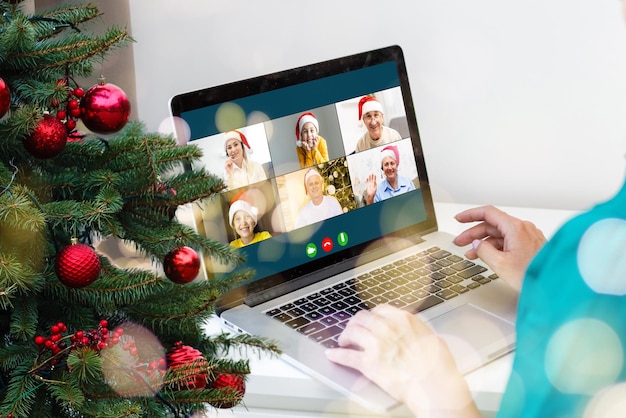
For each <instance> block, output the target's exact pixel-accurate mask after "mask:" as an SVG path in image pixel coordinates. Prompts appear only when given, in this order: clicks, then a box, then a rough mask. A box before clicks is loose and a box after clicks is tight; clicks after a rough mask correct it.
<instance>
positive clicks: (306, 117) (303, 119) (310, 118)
mask: <svg viewBox="0 0 626 418" xmlns="http://www.w3.org/2000/svg"><path fill="white" fill-rule="evenodd" d="M308 122H311V123H312V124H313V125H315V129H316V130H317V131H318V132H319V130H320V125H319V123H318V122H317V118H316V117H315V115H314V114H313V113H311V112H305V113H303V114H301V115H300V117H299V118H298V122H296V146H298V147H301V146H302V141H301V140H300V133H301V132H302V127H303V126H304V124H305V123H308Z"/></svg>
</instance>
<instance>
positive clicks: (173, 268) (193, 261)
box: [163, 247, 200, 284]
mask: <svg viewBox="0 0 626 418" xmlns="http://www.w3.org/2000/svg"><path fill="white" fill-rule="evenodd" d="M163 270H164V271H165V275H166V276H167V278H168V279H170V280H171V281H173V282H174V283H178V284H185V283H189V282H191V281H192V280H193V279H195V278H196V276H198V273H199V272H200V257H198V253H196V252H195V251H194V250H193V249H192V248H189V247H178V248H174V249H173V250H172V251H170V252H169V253H167V255H166V256H165V258H164V259H163Z"/></svg>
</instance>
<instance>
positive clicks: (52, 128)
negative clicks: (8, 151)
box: [23, 114, 67, 159]
mask: <svg viewBox="0 0 626 418" xmlns="http://www.w3.org/2000/svg"><path fill="white" fill-rule="evenodd" d="M23 143H24V148H26V150H27V151H28V152H30V153H31V154H32V155H33V156H34V157H37V158H42V159H45V158H52V157H56V156H57V155H59V153H60V152H61V151H63V148H65V144H66V143H67V130H66V129H65V125H63V122H61V121H60V120H58V119H57V118H55V117H54V116H52V115H49V114H45V115H44V116H43V119H42V120H41V121H39V124H38V125H37V126H36V127H35V130H34V131H33V133H32V134H31V135H30V136H27V137H26V138H24V141H23Z"/></svg>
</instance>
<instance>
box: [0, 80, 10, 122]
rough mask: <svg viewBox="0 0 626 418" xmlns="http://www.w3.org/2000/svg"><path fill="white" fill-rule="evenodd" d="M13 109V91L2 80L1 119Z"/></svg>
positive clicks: (0, 84) (0, 89)
mask: <svg viewBox="0 0 626 418" xmlns="http://www.w3.org/2000/svg"><path fill="white" fill-rule="evenodd" d="M9 107H11V91H10V90H9V86H8V85H7V83H6V82H5V81H4V79H2V78H0V118H1V117H3V116H4V115H5V114H6V113H7V112H8V111H9Z"/></svg>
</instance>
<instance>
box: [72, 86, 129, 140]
mask: <svg viewBox="0 0 626 418" xmlns="http://www.w3.org/2000/svg"><path fill="white" fill-rule="evenodd" d="M129 116H130V102H129V101H128V97H126V93H124V91H123V90H122V89H121V88H119V87H117V86H116V85H115V84H110V83H105V82H104V79H101V80H100V83H98V84H96V85H95V86H93V87H91V88H90V89H89V90H87V92H86V93H85V96H84V97H82V98H81V100H80V118H81V120H82V121H83V123H84V124H85V126H86V127H87V128H88V129H89V130H90V131H92V132H96V133H99V134H110V133H114V132H117V131H119V130H120V129H122V128H123V127H124V126H125V125H126V122H128V117H129Z"/></svg>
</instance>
